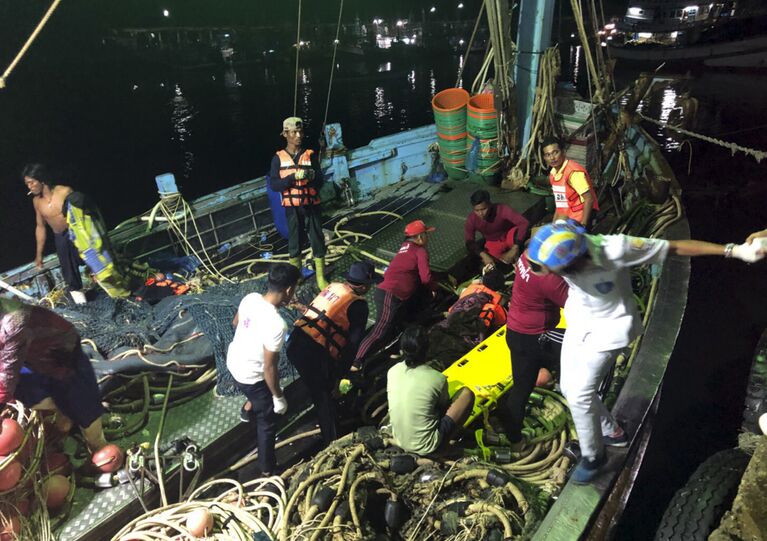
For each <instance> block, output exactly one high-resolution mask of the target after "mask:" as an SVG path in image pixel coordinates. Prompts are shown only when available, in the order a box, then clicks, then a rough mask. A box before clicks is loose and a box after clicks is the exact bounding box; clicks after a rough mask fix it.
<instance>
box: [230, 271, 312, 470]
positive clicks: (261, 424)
mask: <svg viewBox="0 0 767 541" xmlns="http://www.w3.org/2000/svg"><path fill="white" fill-rule="evenodd" d="M299 277H300V272H299V270H298V268H296V267H294V266H293V265H288V264H281V263H278V264H275V265H272V268H271V269H270V270H269V277H268V278H267V286H266V293H265V294H264V295H261V294H260V293H249V294H248V295H245V297H244V298H243V299H242V301H240V306H239V308H238V309H237V313H236V314H235V316H234V321H233V322H232V323H233V325H234V326H235V327H236V330H235V333H234V340H232V343H231V344H229V349H228V351H227V355H226V367H227V368H228V369H229V372H231V374H232V377H233V378H234V381H235V382H236V383H237V387H238V388H239V389H240V391H242V393H243V394H244V395H245V396H246V397H247V398H248V401H249V402H250V405H251V413H250V415H251V417H252V418H253V419H254V420H255V423H254V424H255V430H256V438H257V443H258V467H259V469H260V473H261V475H264V476H268V475H271V474H273V473H274V472H275V468H276V466H277V460H276V457H275V453H274V439H275V436H276V434H277V415H282V414H284V413H285V412H286V411H287V410H288V401H287V400H286V399H285V396H284V395H283V394H282V388H281V387H280V373H279V370H278V366H279V362H280V351H281V350H282V345H283V343H284V341H285V333H286V331H287V325H286V324H285V321H284V320H283V319H282V316H280V313H279V312H278V311H277V309H278V308H279V307H281V306H285V305H286V304H288V303H289V302H290V300H291V299H292V298H293V294H294V293H295V290H296V284H297V283H298V279H299Z"/></svg>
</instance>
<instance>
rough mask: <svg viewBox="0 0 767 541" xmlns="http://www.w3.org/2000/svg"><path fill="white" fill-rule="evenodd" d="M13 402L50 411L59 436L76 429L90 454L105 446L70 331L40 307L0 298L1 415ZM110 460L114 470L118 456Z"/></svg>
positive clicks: (95, 390)
mask: <svg viewBox="0 0 767 541" xmlns="http://www.w3.org/2000/svg"><path fill="white" fill-rule="evenodd" d="M14 399H18V400H20V401H21V402H22V403H23V404H24V405H25V406H27V407H31V408H32V409H36V410H53V411H55V412H56V414H57V417H58V416H61V417H60V418H59V419H58V420H57V422H56V424H57V426H58V427H59V428H60V429H61V427H66V428H64V429H63V430H62V431H63V432H68V431H69V428H71V426H72V423H75V424H77V425H78V426H79V427H80V431H81V432H82V435H83V438H84V439H85V444H86V445H87V446H88V450H89V451H90V452H91V454H93V453H96V452H97V451H99V450H101V449H103V448H104V447H105V446H106V445H107V441H106V438H105V436H104V429H103V426H102V422H101V416H102V415H103V414H104V407H103V406H102V405H101V392H100V390H99V386H98V383H97V382H96V374H95V373H94V371H93V365H91V361H90V359H89V358H88V356H87V355H86V354H85V353H84V352H83V350H82V347H81V346H80V335H79V334H78V333H77V330H76V329H75V327H74V326H73V325H72V324H71V323H70V322H68V321H67V320H65V319H64V318H62V317H61V316H59V315H58V314H56V313H55V312H52V311H50V310H47V309H45V308H42V307H40V306H30V305H26V304H23V303H21V302H18V301H15V300H12V299H4V298H0V411H2V410H3V409H4V408H5V405H6V404H7V403H8V402H11V401H12V400H14ZM112 456H113V459H114V460H116V461H118V462H119V464H118V465H113V466H112V467H110V470H109V471H116V470H117V469H118V466H121V465H122V460H123V456H122V453H117V454H113V455H112Z"/></svg>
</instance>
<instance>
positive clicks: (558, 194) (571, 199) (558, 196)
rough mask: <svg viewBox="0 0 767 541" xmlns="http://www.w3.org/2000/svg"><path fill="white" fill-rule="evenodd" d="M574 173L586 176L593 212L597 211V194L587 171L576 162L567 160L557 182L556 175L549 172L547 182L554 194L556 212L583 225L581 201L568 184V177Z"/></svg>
mask: <svg viewBox="0 0 767 541" xmlns="http://www.w3.org/2000/svg"><path fill="white" fill-rule="evenodd" d="M575 172H580V173H583V174H584V175H585V176H586V182H587V183H588V185H589V191H590V192H591V195H592V196H594V210H599V204H598V203H597V194H596V192H595V191H594V185H593V184H592V183H591V177H589V173H588V171H586V169H585V168H584V167H583V166H582V165H581V164H579V163H578V162H576V161H574V160H567V161H566V162H565V165H564V167H563V168H562V173H561V175H559V180H557V178H556V177H557V175H556V174H555V173H554V172H550V173H549V182H551V189H552V191H553V192H554V202H555V203H556V206H557V211H558V212H561V211H564V213H565V214H566V215H567V217H568V218H572V219H574V220H577V221H578V222H579V223H583V201H581V196H580V195H578V192H576V191H575V189H574V188H573V187H572V186H571V185H570V183H569V182H568V181H569V180H570V175H572V174H573V173H575Z"/></svg>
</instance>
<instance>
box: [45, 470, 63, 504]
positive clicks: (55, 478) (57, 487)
mask: <svg viewBox="0 0 767 541" xmlns="http://www.w3.org/2000/svg"><path fill="white" fill-rule="evenodd" d="M68 494H69V479H67V478H66V477H64V476H63V475H59V474H56V475H51V476H50V477H49V478H48V479H46V480H45V483H43V497H44V498H45V506H46V507H47V508H48V509H49V510H51V511H55V510H57V509H59V508H61V506H63V505H64V503H65V502H66V501H67V495H68Z"/></svg>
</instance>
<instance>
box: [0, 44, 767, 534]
mask: <svg viewBox="0 0 767 541" xmlns="http://www.w3.org/2000/svg"><path fill="white" fill-rule="evenodd" d="M458 62H459V60H458V58H456V57H444V58H440V59H428V60H427V59H418V58H412V59H406V60H399V61H392V62H391V63H382V64H379V63H372V64H368V63H365V62H350V61H345V60H340V61H339V64H340V69H339V72H338V73H337V74H336V83H335V84H334V88H333V94H332V100H331V104H330V114H329V120H330V121H338V122H341V123H342V125H343V129H344V137H345V142H346V144H347V146H349V147H354V146H359V145H362V144H365V143H367V142H368V141H369V140H370V139H372V138H374V137H377V136H381V135H385V134H389V133H392V132H396V131H399V130H404V129H408V128H411V127H416V126H420V125H423V124H427V123H430V122H431V121H432V117H431V110H430V99H431V97H432V96H433V94H434V93H435V92H436V91H438V90H441V89H443V88H446V87H448V86H452V85H453V84H454V83H455V77H456V71H457V67H458ZM474 64H476V59H474ZM474 64H470V65H469V66H467V69H468V73H467V79H466V82H465V83H464V84H465V86H469V85H470V81H471V77H473V72H474V71H475V70H476V65H474ZM41 65H42V66H44V67H43V68H40V69H37V68H36V65H35V64H34V62H31V63H30V64H29V65H26V66H25V67H24V68H23V69H20V70H19V71H18V72H17V75H15V76H14V79H12V80H11V81H10V83H11V84H10V85H9V88H8V89H6V90H4V91H2V92H0V122H2V124H1V126H2V129H1V130H0V183H1V184H0V186H2V199H1V200H0V227H2V231H3V234H2V235H0V268H8V267H11V266H15V265H18V264H21V263H25V262H27V261H29V260H31V259H32V257H33V255H34V233H33V231H34V216H33V212H32V208H31V203H30V201H28V199H27V198H26V197H25V195H24V194H25V191H26V190H25V189H24V187H23V185H22V183H21V180H20V178H19V176H18V172H19V170H20V168H21V166H22V165H23V164H24V162H26V161H34V160H37V161H43V162H47V163H50V164H51V165H53V166H55V167H57V168H59V169H61V170H62V171H64V172H65V173H64V176H63V177H62V178H63V179H64V181H65V182H66V183H69V184H71V185H72V186H74V187H75V188H76V189H80V190H82V191H85V192H88V193H90V194H92V195H93V196H95V198H96V200H97V201H98V202H99V203H100V205H101V208H102V210H103V211H104V214H105V216H106V217H107V220H108V221H109V223H110V225H115V224H117V223H119V222H120V221H122V220H124V219H126V218H128V217H130V216H133V215H135V214H138V213H140V212H143V211H145V210H147V209H149V208H150V207H151V206H152V205H153V204H154V203H155V202H156V193H155V187H154V182H153V178H154V176H155V175H156V174H158V173H163V172H166V171H171V172H174V173H175V174H176V176H177V179H178V181H179V184H180V187H181V189H182V191H183V193H184V194H185V195H186V196H187V198H190V199H191V198H194V197H197V196H200V195H203V194H205V193H208V192H210V191H212V190H216V189H219V188H222V187H226V186H231V185H234V184H236V183H238V182H241V181H244V180H248V179H250V178H254V177H257V176H259V175H262V174H264V173H265V172H266V169H267V167H268V164H269V161H270V159H271V156H272V154H273V152H274V151H275V150H276V149H277V148H279V146H280V144H281V141H282V139H281V138H280V137H279V135H278V134H279V132H280V129H281V120H282V118H284V117H286V116H289V115H290V114H291V113H292V105H293V71H292V67H291V66H290V65H289V64H287V63H286V64H281V65H277V66H272V67H265V66H262V65H249V66H241V67H232V68H228V69H224V68H213V69H203V70H173V69H169V68H159V67H156V66H155V67H152V66H151V65H148V64H146V63H142V62H138V61H129V60H127V59H126V58H125V57H123V56H122V55H121V54H120V53H117V52H115V57H114V58H113V59H111V60H110V58H109V56H108V55H107V56H106V57H105V56H104V55H101V56H100V57H99V58H97V59H95V60H94V59H89V60H88V61H83V62H82V63H80V64H78V63H71V62H70V63H68V64H66V65H57V64H56V63H54V62H46V63H44V64H41ZM328 70H329V63H328V62H324V63H315V64H314V65H312V66H307V67H306V68H304V69H302V71H301V73H300V74H299V76H300V80H301V82H302V84H301V85H300V87H299V100H298V103H299V106H298V114H299V115H300V116H303V117H304V118H305V119H307V125H308V129H307V132H308V137H309V139H310V140H311V141H316V138H317V136H318V130H319V126H320V124H321V122H322V117H323V114H324V109H325V99H326V96H327V78H328ZM619 75H620V78H621V79H624V80H631V79H632V78H633V76H634V75H635V74H632V73H630V72H620V71H619ZM685 91H689V92H690V93H691V94H692V95H693V96H695V97H697V98H698V99H699V100H700V114H699V120H698V123H697V126H696V129H698V130H700V131H702V132H704V133H707V134H711V135H718V134H724V135H722V137H723V138H725V139H728V140H732V141H736V142H738V143H741V144H743V145H746V146H750V147H755V148H762V149H767V135H765V127H764V125H765V124H767V100H764V98H763V96H765V95H767V77H765V76H758V75H742V74H729V73H702V74H693V75H692V76H690V78H687V79H683V80H677V81H673V82H671V83H669V84H667V85H665V86H664V87H662V88H661V89H659V90H658V91H656V92H654V93H653V94H651V95H650V96H649V97H648V100H647V102H646V103H645V104H643V107H642V110H643V112H644V113H645V114H647V115H648V116H650V117H654V118H662V119H667V118H669V117H673V116H674V115H676V116H678V113H679V111H680V107H679V102H678V97H679V96H680V95H681V94H682V93H684V92H685ZM648 130H649V131H650V132H651V133H653V135H656V136H657V137H658V139H659V140H660V141H661V142H662V143H663V144H664V146H665V147H666V148H667V150H668V152H667V154H668V157H669V159H670V161H671V162H672V163H673V165H674V167H675V170H676V171H677V174H678V176H679V179H680V181H681V182H682V184H683V186H684V188H685V195H684V202H685V205H686V209H687V212H688V215H689V218H690V222H691V229H692V236H693V238H699V239H705V240H711V241H715V242H730V241H732V242H739V241H742V240H743V239H745V237H746V235H747V234H748V233H750V232H752V231H754V230H756V229H761V228H763V227H765V226H767V215H766V213H765V211H764V208H765V205H764V201H765V199H767V182H766V181H765V165H764V164H762V165H759V164H757V163H756V162H755V161H754V160H753V159H751V158H747V157H743V156H742V155H736V156H734V157H733V156H731V155H730V153H729V151H727V150H724V149H721V148H718V147H714V146H711V145H708V144H701V143H693V145H692V146H693V150H692V152H693V155H692V170H691V173H690V174H689V175H688V173H687V166H688V157H689V152H690V150H689V147H687V146H686V145H685V146H683V147H681V148H682V150H681V152H680V151H678V149H679V148H680V140H681V138H679V137H676V136H675V135H674V134H673V133H666V132H665V131H664V130H661V129H658V128H656V127H654V126H649V127H648ZM765 269H767V266H766V265H765V264H764V263H761V264H758V265H753V266H748V265H745V264H741V263H739V262H735V261H724V260H722V259H720V258H701V259H699V260H696V261H694V263H693V275H692V279H691V287H690V292H689V306H688V310H687V313H686V316H685V321H684V325H683V327H682V331H681V335H680V339H679V347H678V348H677V351H676V353H675V355H674V358H673V360H672V362H671V364H670V366H669V370H668V374H667V377H666V379H665V383H664V387H663V398H662V401H661V406H660V414H659V416H658V419H657V421H656V428H655V431H654V433H653V438H652V441H651V444H650V450H649V455H648V462H647V465H646V468H644V469H643V470H642V473H641V474H640V476H639V479H638V482H637V486H636V489H635V491H634V494H633V496H632V498H631V500H630V502H629V505H628V509H627V512H626V515H625V519H624V521H623V523H622V525H621V527H620V531H619V534H618V537H617V538H618V539H622V540H623V539H637V540H640V539H648V538H651V537H652V532H653V531H654V529H655V525H656V524H657V522H658V520H659V519H660V516H661V514H662V512H663V509H664V508H665V506H666V504H667V502H668V499H669V498H670V497H671V495H672V494H673V492H674V491H675V490H676V489H677V488H678V487H679V486H680V485H681V484H682V483H683V482H684V480H685V479H686V477H687V476H688V475H689V474H690V472H691V471H692V470H693V469H694V468H695V467H696V466H697V465H698V464H699V463H700V462H701V461H702V460H703V459H705V458H706V457H707V456H708V455H709V454H711V453H712V452H713V451H715V450H718V449H722V448H726V447H729V446H732V445H734V444H735V442H736V436H737V427H738V426H739V423H740V413H741V410H742V402H743V394H744V388H745V383H746V377H747V374H748V369H749V365H750V355H751V352H752V350H753V347H754V344H755V341H756V337H757V334H758V332H759V331H760V330H761V329H763V328H764V327H765V325H767V317H766V314H765V308H764V299H765V298H767V291H765V289H766V288H765V280H764V278H765ZM660 301H661V302H662V299H660Z"/></svg>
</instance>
